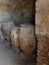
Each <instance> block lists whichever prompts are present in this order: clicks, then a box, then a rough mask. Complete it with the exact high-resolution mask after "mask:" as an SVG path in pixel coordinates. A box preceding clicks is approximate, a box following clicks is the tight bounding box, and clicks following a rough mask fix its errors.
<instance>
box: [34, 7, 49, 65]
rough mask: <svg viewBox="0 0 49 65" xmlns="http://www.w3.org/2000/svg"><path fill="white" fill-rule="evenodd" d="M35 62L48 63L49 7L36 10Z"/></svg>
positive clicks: (39, 64) (41, 64)
mask: <svg viewBox="0 0 49 65" xmlns="http://www.w3.org/2000/svg"><path fill="white" fill-rule="evenodd" d="M35 24H36V26H35V33H36V36H37V41H38V42H37V64H36V65H49V8H45V9H44V10H42V11H40V12H36V23H35Z"/></svg>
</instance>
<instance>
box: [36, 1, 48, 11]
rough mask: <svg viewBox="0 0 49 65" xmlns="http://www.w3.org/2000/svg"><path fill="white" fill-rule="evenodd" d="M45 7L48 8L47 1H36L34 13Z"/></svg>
mask: <svg viewBox="0 0 49 65" xmlns="http://www.w3.org/2000/svg"><path fill="white" fill-rule="evenodd" d="M46 7H49V0H37V1H36V11H40V10H43V9H44V8H46Z"/></svg>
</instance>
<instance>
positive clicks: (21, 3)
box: [10, 0, 35, 23]
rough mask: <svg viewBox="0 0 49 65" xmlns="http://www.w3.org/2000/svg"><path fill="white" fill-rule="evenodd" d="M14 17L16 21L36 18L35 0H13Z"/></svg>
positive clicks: (29, 20)
mask: <svg viewBox="0 0 49 65" xmlns="http://www.w3.org/2000/svg"><path fill="white" fill-rule="evenodd" d="M10 9H11V11H12V16H13V17H12V18H13V20H15V21H16V22H21V23H23V22H31V21H32V17H33V19H34V12H35V11H34V10H35V0H11V7H10Z"/></svg>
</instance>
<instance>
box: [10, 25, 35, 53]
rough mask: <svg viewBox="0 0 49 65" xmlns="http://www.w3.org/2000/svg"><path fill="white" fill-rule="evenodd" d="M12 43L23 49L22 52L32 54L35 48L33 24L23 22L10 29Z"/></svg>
mask: <svg viewBox="0 0 49 65" xmlns="http://www.w3.org/2000/svg"><path fill="white" fill-rule="evenodd" d="M11 41H12V44H13V45H14V46H15V47H17V48H19V47H20V49H21V50H22V51H23V53H24V54H32V53H33V52H34V51H35V48H36V41H35V34H34V26H33V25H28V24H24V25H21V26H20V27H14V28H13V29H12V31H11Z"/></svg>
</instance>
